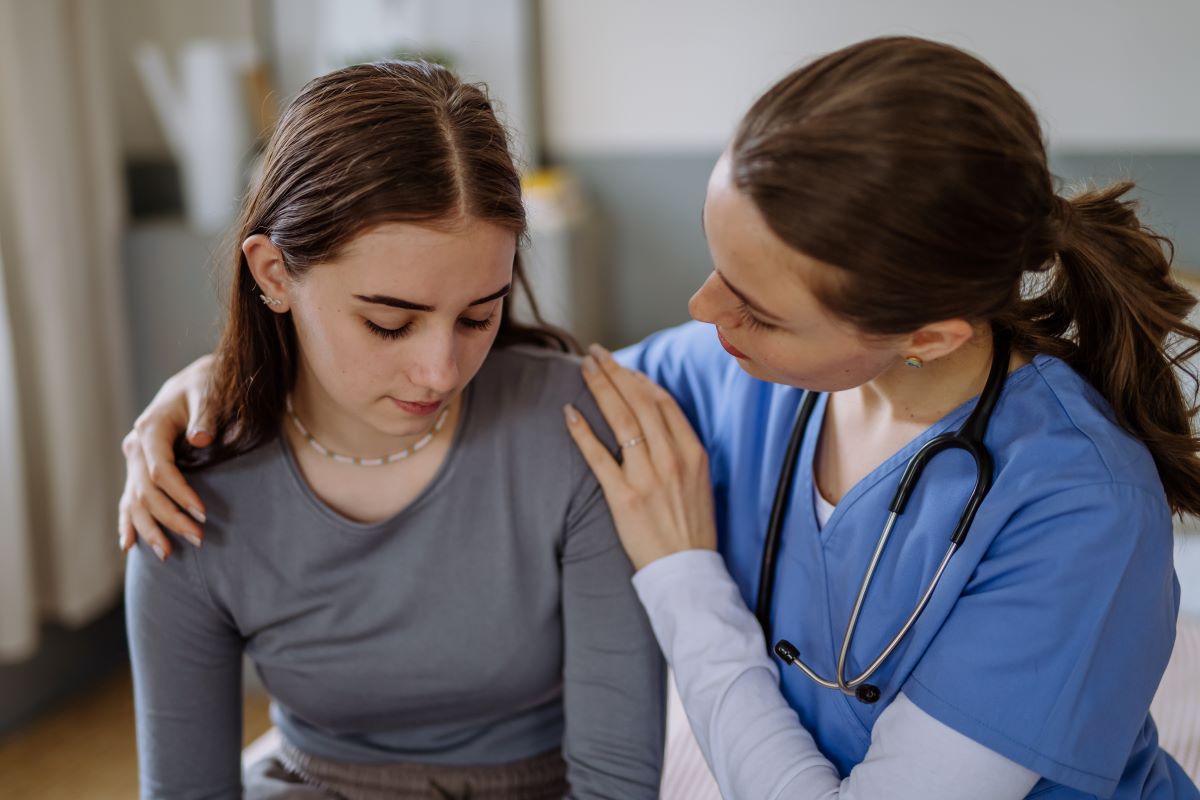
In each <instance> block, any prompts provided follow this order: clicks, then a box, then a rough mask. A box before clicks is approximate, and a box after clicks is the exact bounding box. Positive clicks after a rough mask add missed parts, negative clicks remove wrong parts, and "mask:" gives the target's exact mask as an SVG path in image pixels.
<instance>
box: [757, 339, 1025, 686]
mask: <svg viewBox="0 0 1200 800" xmlns="http://www.w3.org/2000/svg"><path fill="white" fill-rule="evenodd" d="M993 333H994V349H993V354H992V364H991V368H990V370H989V372H988V379H987V384H986V385H985V386H984V390H983V392H982V393H981V394H980V397H979V401H978V402H977V403H976V405H975V408H974V409H972V411H971V414H970V415H969V416H968V418H967V420H966V422H964V423H963V425H962V426H961V427H960V428H959V429H958V430H957V431H954V432H953V433H944V434H942V435H940V436H937V437H935V438H934V439H932V440H930V441H929V442H927V443H926V444H925V445H924V446H923V447H921V449H920V450H918V451H917V453H916V455H914V456H913V458H912V460H910V461H909V462H908V464H907V465H906V466H905V469H904V473H903V475H902V476H901V479H900V482H899V484H898V485H897V487H896V494H895V495H894V496H893V498H892V502H891V503H890V504H889V507H888V517H887V521H886V522H885V524H884V528H883V531H882V533H880V535H879V539H878V541H877V542H876V544H875V550H874V552H873V553H872V555H871V560H870V562H869V563H868V564H867V568H866V571H865V572H864V574H863V577H862V580H861V581H860V583H859V587H858V594H857V595H856V597H855V600H854V607H853V609H852V610H851V612H850V617H849V619H848V620H847V622H846V629H845V633H844V634H843V636H842V644H841V647H840V648H839V651H838V659H837V672H836V678H835V679H834V680H830V679H828V678H824V677H822V676H821V675H820V673H818V672H817V671H816V670H815V669H813V668H812V667H811V666H809V665H808V664H806V663H805V662H804V661H803V659H801V658H800V653H799V651H798V650H797V648H796V647H795V646H794V645H792V644H791V643H790V642H788V641H786V640H780V641H779V642H778V643H777V644H776V645H775V647H774V651H775V653H776V654H777V655H778V656H779V657H780V658H781V659H783V660H784V661H785V662H786V663H788V664H790V665H791V666H794V667H797V668H798V669H800V670H801V671H802V672H803V673H804V674H805V675H806V676H808V677H809V678H810V679H811V680H813V681H814V682H816V683H817V684H819V685H821V686H824V687H825V688H828V689H838V690H840V691H842V692H844V693H846V694H850V695H855V696H856V697H858V699H859V700H862V701H863V702H866V703H874V702H876V701H877V700H878V699H879V697H880V691H879V689H878V688H877V687H874V686H871V685H870V684H868V683H867V681H868V680H869V679H870V678H871V676H872V675H874V674H875V673H876V672H877V671H878V670H879V668H880V667H882V666H883V664H884V662H885V661H887V659H888V658H890V657H891V655H892V654H893V653H894V652H895V651H896V649H897V648H898V647H899V646H900V643H901V642H902V641H903V640H904V637H905V636H907V635H908V633H909V631H910V630H911V629H912V627H913V626H914V625H915V624H916V623H917V620H918V619H919V618H920V616H921V614H922V612H924V610H925V608H926V606H928V605H929V601H930V599H931V598H932V597H933V593H934V591H935V590H936V589H937V587H938V584H939V583H940V582H941V580H942V575H943V574H944V573H945V571H946V568H947V567H948V566H949V565H950V560H951V558H953V556H954V554H955V553H956V552H958V549H959V547H961V545H962V543H963V542H964V541H965V540H966V537H967V533H968V532H969V531H970V529H971V524H972V523H973V522H974V520H975V515H976V512H977V511H978V510H979V507H980V505H982V503H983V501H984V499H985V498H986V497H987V493H988V492H989V491H990V490H991V485H992V477H993V462H992V458H991V454H990V453H989V452H988V450H987V448H986V447H985V446H984V444H983V437H984V435H985V434H986V432H987V426H988V422H989V421H990V418H991V414H992V411H993V410H994V409H995V405H996V401H997V399H998V398H999V396H1000V392H1001V391H1002V390H1003V388H1004V383H1005V378H1006V377H1007V374H1008V361H1009V348H1010V341H1009V338H1008V336H1007V335H1006V334H1004V333H1001V332H998V331H994V332H993ZM818 397H819V395H818V394H817V393H815V392H805V394H804V397H803V398H802V399H801V403H800V407H799V410H798V411H797V414H796V421H795V423H794V425H793V429H792V436H791V439H790V440H789V442H788V447H787V451H786V454H785V455H784V464H783V467H782V468H781V470H780V475H779V482H778V484H777V486H776V489H775V498H774V502H773V504H772V507H771V516H770V519H769V521H768V525H767V535H766V539H765V541H764V543H763V557H762V564H761V567H760V572H759V587H758V598H757V600H758V602H757V608H756V616H757V617H758V621H759V624H760V625H761V626H762V628H763V632H764V634H765V635H766V637H767V641H768V642H769V641H771V628H770V617H771V601H772V597H773V595H774V589H775V571H776V562H777V560H778V550H779V542H780V538H781V537H780V532H781V530H782V526H783V518H784V517H785V516H786V514H787V508H788V504H789V500H790V496H791V488H792V481H793V479H794V476H795V469H796V462H797V461H798V457H799V452H800V447H801V444H802V442H803V439H804V433H805V431H806V430H807V428H808V423H809V421H810V419H811V417H812V414H813V410H814V408H815V407H816V402H817V399H818ZM947 450H964V451H966V452H967V453H968V454H969V455H970V456H971V458H972V459H973V460H974V462H975V471H976V478H975V486H974V488H973V489H972V491H971V495H970V497H969V498H968V500H967V503H966V505H965V506H964V508H963V512H962V514H961V516H960V517H959V520H958V524H957V525H956V526H955V528H954V531H953V533H952V534H951V536H950V543H949V546H948V547H947V549H946V552H945V554H944V555H943V556H942V559H941V561H940V562H939V564H938V567H937V569H936V570H935V572H934V575H933V577H932V579H931V580H930V581H929V584H928V585H927V586H926V588H925V591H924V592H922V594H921V598H920V600H919V601H918V602H917V604H916V606H915V607H914V609H913V611H912V612H911V613H910V614H909V615H908V617H907V619H905V621H904V624H903V625H901V627H900V630H899V632H897V633H896V635H895V636H893V637H892V638H891V639H890V640H889V641H888V643H887V645H886V646H884V648H883V649H882V651H881V652H880V653H879V655H878V656H877V657H876V658H875V659H873V660H872V661H871V663H870V664H869V665H868V666H867V668H866V669H864V670H863V671H862V672H861V673H860V674H859V675H857V676H855V677H853V678H849V679H847V677H846V665H847V662H848V660H849V655H850V650H851V647H852V646H853V642H854V636H855V633H856V632H857V629H858V621H859V616H860V615H861V613H862V608H863V605H864V604H865V602H866V597H867V592H868V591H869V589H870V587H871V581H872V579H873V578H874V575H875V570H876V568H877V567H878V566H879V562H880V560H881V559H882V557H883V552H884V549H885V548H886V547H887V543H888V540H889V539H890V538H891V535H892V532H893V531H894V530H895V525H896V521H897V520H898V519H899V517H900V515H901V514H903V513H904V508H905V506H906V505H907V504H908V500H909V498H910V497H911V496H912V493H913V490H914V489H915V487H916V484H917V481H918V480H919V479H920V477H921V473H922V472H923V471H924V469H925V467H926V465H928V463H929V462H930V461H932V460H933V458H934V457H935V456H937V455H939V454H941V453H943V452H945V451H947Z"/></svg>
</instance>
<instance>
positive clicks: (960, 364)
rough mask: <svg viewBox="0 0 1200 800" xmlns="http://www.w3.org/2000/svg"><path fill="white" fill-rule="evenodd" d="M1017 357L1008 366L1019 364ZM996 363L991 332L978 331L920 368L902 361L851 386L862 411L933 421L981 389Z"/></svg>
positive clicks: (910, 420) (924, 422) (923, 422)
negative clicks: (860, 383)
mask: <svg viewBox="0 0 1200 800" xmlns="http://www.w3.org/2000/svg"><path fill="white" fill-rule="evenodd" d="M1018 361H1019V360H1018V359H1017V358H1016V357H1015V356H1014V359H1013V361H1012V362H1010V364H1009V369H1013V368H1015V367H1016V366H1018V365H1019V364H1018ZM991 364H992V334H991V331H990V330H988V329H987V328H981V329H979V330H977V331H976V334H975V336H973V337H972V338H971V339H970V340H969V341H967V342H965V343H964V344H963V345H962V346H960V347H959V348H958V349H957V350H955V351H954V352H952V353H950V354H949V355H946V356H943V357H942V358H939V359H937V360H936V361H933V362H930V363H929V364H926V365H925V366H924V367H922V368H921V369H913V368H912V367H909V366H908V365H906V364H903V363H900V364H897V365H896V366H894V367H892V368H891V369H889V370H887V371H886V372H884V373H883V374H881V375H879V376H877V377H876V378H874V379H873V380H871V381H868V382H867V383H865V384H863V385H862V386H859V387H858V388H857V389H851V390H850V391H851V392H857V393H858V395H859V402H860V403H861V407H862V409H863V412H864V413H866V414H869V415H871V416H875V417H878V416H882V417H883V418H884V419H886V420H888V421H890V422H896V423H907V424H917V425H921V426H926V427H927V426H929V425H932V424H933V423H935V422H937V421H938V420H939V419H941V418H942V417H944V416H946V415H947V414H949V413H950V412H951V411H953V410H954V409H955V408H957V407H958V406H960V405H962V404H963V403H965V402H967V401H968V400H970V399H971V398H972V397H975V396H976V395H978V394H979V393H980V392H982V391H983V387H984V386H985V385H986V384H987V377H988V372H989V371H990V369H991Z"/></svg>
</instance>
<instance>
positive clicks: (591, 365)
mask: <svg viewBox="0 0 1200 800" xmlns="http://www.w3.org/2000/svg"><path fill="white" fill-rule="evenodd" d="M583 369H584V370H585V371H586V372H588V373H590V374H592V375H595V374H596V373H597V372H599V371H600V365H599V364H597V363H596V359H594V358H592V357H591V356H584V357H583Z"/></svg>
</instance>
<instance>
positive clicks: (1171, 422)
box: [731, 37, 1200, 514]
mask: <svg viewBox="0 0 1200 800" xmlns="http://www.w3.org/2000/svg"><path fill="white" fill-rule="evenodd" d="M731 152H732V160H733V169H734V180H735V182H736V185H737V186H738V187H739V189H740V190H742V191H744V192H746V193H747V195H748V196H749V197H750V198H751V199H752V201H753V202H754V204H755V206H756V207H757V208H758V210H759V211H760V213H762V215H763V217H764V218H765V220H766V222H767V224H768V225H769V226H770V228H771V230H772V231H774V233H775V234H776V235H778V236H779V237H780V238H781V239H782V240H783V241H784V242H786V243H787V244H788V245H789V246H791V247H794V248H795V249H796V250H799V251H801V252H803V253H805V254H807V255H809V256H811V257H813V258H816V259H818V260H820V261H823V262H826V263H828V264H830V265H833V266H834V267H835V269H834V270H833V274H832V276H831V278H830V279H829V280H825V281H821V282H820V284H821V285H819V286H816V287H814V291H815V292H816V294H817V297H818V299H820V301H821V302H822V303H823V304H824V305H825V306H826V307H827V308H829V309H830V310H831V311H833V312H834V313H836V314H838V315H840V316H841V317H843V318H845V319H847V320H849V321H851V322H853V323H854V324H855V325H856V326H857V327H858V328H859V329H860V330H862V331H864V332H865V333H868V334H879V335H893V334H906V333H911V332H913V331H915V330H917V329H918V328H920V327H921V326H923V325H925V324H928V323H930V322H934V321H938V320H945V319H960V318H961V319H967V320H970V321H972V322H977V323H992V324H995V325H1001V326H1004V327H1006V328H1007V329H1008V330H1010V331H1011V332H1012V334H1013V336H1014V342H1015V345H1016V347H1018V348H1019V349H1020V350H1021V351H1023V352H1025V353H1028V354H1034V353H1047V354H1050V355H1054V356H1057V357H1059V358H1061V359H1063V360H1064V361H1066V362H1067V363H1068V364H1069V365H1070V366H1071V367H1072V368H1073V369H1075V370H1076V371H1077V372H1079V373H1080V374H1081V375H1083V376H1084V377H1085V378H1086V379H1087V380H1088V381H1089V382H1090V383H1091V384H1092V386H1094V387H1095V388H1096V389H1097V390H1098V391H1099V392H1100V393H1101V394H1102V395H1103V396H1104V398H1105V399H1106V400H1107V401H1108V403H1109V404H1110V405H1111V406H1112V409H1113V411H1114V412H1115V415H1116V418H1117V420H1118V422H1119V423H1120V424H1121V425H1122V426H1123V427H1124V428H1125V429H1126V430H1128V431H1129V432H1130V433H1132V434H1133V435H1135V436H1137V437H1138V438H1139V439H1141V440H1142V441H1143V442H1145V444H1146V446H1147V447H1148V448H1149V449H1150V452H1151V454H1152V455H1153V457H1154V462H1155V464H1156V465H1157V467H1158V473H1159V476H1160V478H1161V480H1162V483H1163V486H1164V488H1165V490H1166V495H1167V500H1168V502H1169V503H1170V505H1171V508H1172V510H1173V511H1175V512H1179V513H1183V512H1186V513H1193V514H1194V513H1197V512H1200V461H1198V459H1197V449H1198V448H1200V441H1198V439H1197V437H1196V435H1195V434H1194V433H1193V431H1192V427H1191V416H1192V412H1193V408H1192V407H1191V405H1190V404H1189V402H1188V400H1187V398H1186V396H1185V391H1184V389H1183V387H1182V386H1181V383H1180V375H1179V372H1178V371H1179V370H1183V371H1187V372H1188V373H1189V374H1191V370H1190V369H1189V368H1188V367H1187V365H1186V363H1185V362H1186V361H1187V360H1188V359H1189V358H1191V357H1192V356H1194V355H1195V354H1196V353H1197V352H1198V351H1200V343H1198V341H1197V340H1198V339H1200V331H1198V330H1197V329H1196V328H1194V327H1192V326H1191V325H1189V324H1188V323H1187V322H1186V321H1185V318H1186V316H1187V314H1188V312H1189V311H1190V310H1191V308H1192V306H1193V305H1194V304H1195V299H1194V298H1193V296H1192V295H1191V294H1190V293H1189V292H1188V291H1187V290H1186V289H1185V288H1183V287H1182V286H1180V285H1179V284H1178V283H1176V282H1175V281H1174V280H1173V279H1172V277H1171V260H1172V257H1173V252H1172V249H1171V246H1170V243H1169V242H1168V241H1167V240H1166V239H1165V238H1163V237H1162V236H1159V235H1158V234H1156V233H1154V232H1153V231H1151V230H1149V229H1148V228H1147V227H1146V226H1144V225H1143V224H1142V223H1141V222H1140V221H1139V219H1138V216H1137V210H1136V204H1135V202H1134V201H1132V200H1130V199H1128V198H1127V197H1126V194H1127V193H1128V192H1129V190H1130V189H1131V188H1133V184H1132V183H1131V182H1128V181H1125V182H1121V183H1118V184H1115V185H1113V186H1109V187H1107V188H1092V189H1088V190H1086V191H1083V192H1080V193H1078V194H1075V195H1074V196H1072V197H1071V198H1070V199H1067V198H1064V197H1062V196H1060V195H1059V194H1058V193H1057V192H1056V188H1055V179H1054V177H1053V176H1052V175H1051V174H1050V171H1049V169H1048V167H1047V162H1046V150H1045V143H1044V141H1043V138H1042V132H1041V128H1040V126H1039V124H1038V120H1037V116H1036V115H1035V114H1034V112H1033V109H1032V108H1030V106H1029V104H1028V103H1027V102H1026V101H1025V99H1024V98H1023V97H1021V95H1020V94H1019V93H1018V92H1017V91H1016V90H1015V89H1013V88H1012V86H1010V85H1009V84H1008V83H1007V82H1006V81H1005V80H1004V79H1003V78H1002V77H1000V76H999V75H998V74H997V73H996V72H995V71H994V70H992V69H991V68H990V67H989V66H987V65H986V64H984V63H983V62H982V61H980V60H979V59H977V58H975V57H974V56H971V55H969V54H967V53H964V52H963V51H961V50H958V49H955V48H953V47H950V46H948V45H944V44H939V43H936V42H931V41H926V40H922V39H914V38H906V37H891V38H882V39H873V40H869V41H865V42H861V43H859V44H855V45H852V46H850V47H847V48H845V49H843V50H839V51H837V52H835V53H831V54H829V55H827V56H824V57H823V58H820V59H818V60H816V61H815V62H813V63H811V64H809V65H807V66H805V67H803V68H801V69H799V70H797V71H795V72H793V73H792V74H791V75H788V76H787V77H786V78H784V79H783V80H782V81H780V82H779V83H778V84H776V85H775V86H774V87H772V88H771V89H770V90H768V91H767V93H766V94H765V95H763V96H762V97H761V98H760V99H759V100H758V101H757V102H756V103H755V104H754V106H753V107H752V108H751V109H750V111H749V112H748V113H747V114H746V116H745V118H744V119H743V120H742V123H741V125H740V127H739V129H738V131H737V134H736V136H735V138H734V142H733V145H732V149H731Z"/></svg>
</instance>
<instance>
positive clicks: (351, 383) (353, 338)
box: [292, 306, 398, 399]
mask: <svg viewBox="0 0 1200 800" xmlns="http://www.w3.org/2000/svg"><path fill="white" fill-rule="evenodd" d="M292 313H293V315H295V322H296V338H297V339H298V340H299V342H300V349H301V356H302V358H303V359H304V360H305V362H306V363H307V364H308V367H309V369H310V370H311V371H312V372H313V374H314V375H315V376H316V377H317V378H318V380H320V382H321V383H322V384H323V385H324V387H325V390H326V391H327V392H329V394H330V395H332V396H335V397H340V396H342V395H345V396H347V397H348V396H353V395H355V394H357V393H358V391H357V390H358V389H360V388H362V387H364V386H367V385H370V384H372V383H375V382H378V380H379V379H380V376H382V375H385V374H388V373H389V372H390V373H392V374H394V365H393V363H392V361H393V359H391V358H385V357H381V355H382V353H383V352H385V351H384V349H383V348H382V347H381V345H383V344H387V343H385V342H383V341H382V340H380V343H379V344H378V345H377V344H376V342H375V340H374V339H375V337H372V336H371V334H370V333H368V332H367V331H366V329H365V328H364V327H363V325H362V323H361V321H360V320H359V319H358V317H357V316H355V315H353V314H347V313H345V312H342V311H339V310H337V309H324V308H321V307H319V306H314V307H303V308H297V309H293V312H292ZM396 349H398V348H396V347H394V346H393V347H392V348H391V350H392V351H393V352H394V351H395V350H396ZM341 399H345V397H341Z"/></svg>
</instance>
